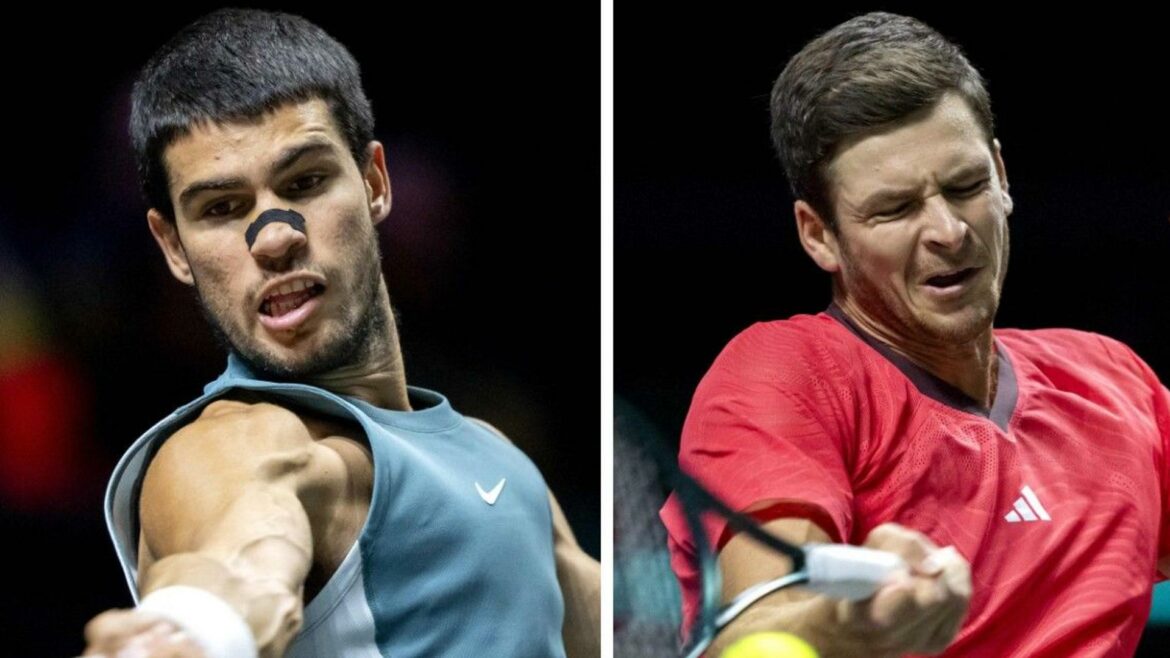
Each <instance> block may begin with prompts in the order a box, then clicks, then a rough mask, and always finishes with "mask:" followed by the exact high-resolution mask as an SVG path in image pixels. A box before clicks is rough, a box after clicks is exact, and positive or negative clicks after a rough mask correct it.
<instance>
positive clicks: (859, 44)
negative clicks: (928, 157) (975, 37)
mask: <svg viewBox="0 0 1170 658" xmlns="http://www.w3.org/2000/svg"><path fill="white" fill-rule="evenodd" d="M948 92H953V93H956V94H958V95H959V96H960V97H962V98H963V99H964V100H965V101H966V102H967V105H968V106H970V108H971V110H972V111H973V112H974V113H975V118H976V120H977V121H978V122H979V126H980V128H982V129H983V132H984V134H985V135H986V136H987V140H988V142H990V141H991V140H992V139H993V138H994V134H995V131H994V127H995V126H994V119H993V117H992V114H991V98H990V96H988V94H987V88H986V86H985V84H984V81H983V76H981V75H980V74H979V71H976V70H975V67H973V66H971V62H969V61H967V58H966V57H965V56H964V55H963V52H962V51H961V50H960V49H959V47H958V46H957V45H955V44H954V43H951V42H950V41H948V40H947V39H946V38H945V37H943V36H942V35H941V34H939V33H938V32H936V31H935V30H934V29H933V28H931V27H930V26H928V25H926V24H925V23H922V22H921V21H918V20H916V19H913V18H909V17H906V16H898V15H895V14H888V13H884V12H874V13H869V14H865V15H864V16H858V17H856V18H853V19H850V20H848V21H846V22H844V23H841V24H840V25H838V26H837V27H834V28H833V29H831V30H829V31H828V32H825V33H824V34H822V35H821V36H819V37H817V38H816V39H814V40H813V41H811V42H809V43H808V45H806V46H805V47H804V48H803V49H801V51H800V52H799V53H797V54H796V55H795V56H794V57H793V58H792V59H791V60H789V62H788V65H787V66H785V67H784V71H783V72H782V73H781V74H780V77H779V78H777V79H776V84H775V85H774V86H773V87H772V100H771V110H772V143H773V144H774V145H775V147H776V153H777V155H779V157H780V163H781V164H782V165H783V166H784V172H785V174H787V176H788V182H789V183H790V184H791V186H792V193H793V194H794V195H796V198H798V199H804V200H805V201H807V202H808V203H809V205H811V206H812V207H813V209H814V210H816V211H817V212H818V213H820V215H821V216H822V217H823V218H824V219H825V221H826V222H827V223H828V224H829V227H830V228H831V229H834V230H835V229H836V219H835V217H834V215H833V212H832V200H831V199H830V198H829V185H828V184H829V181H828V177H827V169H828V165H829V163H830V162H831V161H832V159H833V157H834V156H835V155H836V153H837V149H838V147H839V146H840V145H841V144H842V143H843V142H844V141H846V140H848V139H851V138H855V137H860V136H863V135H865V134H867V133H871V132H874V131H875V130H877V129H879V128H881V127H884V126H888V125H891V124H894V123H896V122H898V121H900V120H903V119H905V118H906V117H908V116H910V115H912V114H914V113H916V112H919V111H921V110H924V109H926V108H929V107H933V106H934V104H935V103H937V102H938V101H939V100H940V99H941V98H942V96H943V95H944V94H946V93H948Z"/></svg>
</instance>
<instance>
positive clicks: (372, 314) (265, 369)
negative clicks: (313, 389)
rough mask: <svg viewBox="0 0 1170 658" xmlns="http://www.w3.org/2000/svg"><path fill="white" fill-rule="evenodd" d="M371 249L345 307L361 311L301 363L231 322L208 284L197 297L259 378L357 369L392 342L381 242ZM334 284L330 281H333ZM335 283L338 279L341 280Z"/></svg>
mask: <svg viewBox="0 0 1170 658" xmlns="http://www.w3.org/2000/svg"><path fill="white" fill-rule="evenodd" d="M370 244H371V247H370V248H369V249H367V250H366V251H365V252H364V254H363V255H362V258H361V261H362V262H360V263H357V264H356V265H355V267H356V268H357V269H358V271H359V272H360V279H359V281H358V285H357V287H356V288H355V289H354V291H353V295H352V297H353V299H352V302H347V303H342V304H340V305H339V306H340V307H341V308H342V309H346V308H356V309H357V313H355V314H347V316H346V318H345V319H344V320H343V322H342V324H341V326H340V327H336V328H335V329H334V330H333V331H331V332H330V335H329V336H327V337H325V339H324V340H323V341H322V342H321V346H320V347H318V348H317V349H316V350H315V351H314V352H313V353H311V354H309V355H307V356H306V357H305V358H304V359H303V360H301V361H299V362H295V363H293V362H288V361H286V360H282V359H280V358H279V357H277V356H276V355H275V354H274V353H273V352H272V351H271V350H269V349H267V348H265V346H264V345H262V344H260V343H259V342H258V341H257V340H256V339H255V338H254V337H252V336H250V335H248V334H247V333H246V332H245V331H244V330H243V329H241V328H240V326H239V325H238V324H235V323H232V322H231V321H230V320H229V319H228V318H230V314H231V311H230V309H229V308H228V307H229V306H230V304H222V306H223V307H224V310H223V311H217V310H216V308H217V307H219V306H221V305H220V304H216V303H214V302H213V301H211V299H210V298H209V296H208V295H205V294H204V291H203V286H201V285H199V279H198V278H196V280H195V285H194V286H193V288H194V290H195V297H196V300H197V302H198V304H199V310H200V311H201V312H202V313H203V317H204V318H206V319H207V323H208V325H209V326H210V327H211V331H212V334H213V335H214V337H215V340H216V342H217V343H219V345H220V346H221V347H223V349H224V350H225V351H228V352H232V353H234V354H235V355H236V356H237V357H239V358H240V359H241V360H242V361H243V362H244V364H245V365H246V366H247V367H248V369H249V370H251V371H252V372H253V373H254V374H255V375H256V376H257V377H258V378H260V379H268V380H277V381H281V380H303V379H310V378H314V377H318V376H320V375H323V374H326V373H329V372H332V371H335V370H339V369H342V368H347V367H350V366H355V365H358V364H361V363H363V362H365V361H366V360H368V359H369V358H370V357H371V356H372V355H373V354H375V353H376V352H377V351H378V350H379V349H381V348H384V347H386V345H387V344H388V342H389V333H390V332H389V322H390V321H391V320H390V314H391V313H392V311H391V310H390V309H385V308H383V305H382V304H381V303H380V302H381V290H382V287H381V282H382V268H381V254H380V251H379V248H378V244H377V240H371V242H370ZM327 280H329V279H327ZM332 280H336V279H335V278H334V279H332Z"/></svg>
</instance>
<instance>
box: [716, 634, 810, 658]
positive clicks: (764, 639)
mask: <svg viewBox="0 0 1170 658" xmlns="http://www.w3.org/2000/svg"><path fill="white" fill-rule="evenodd" d="M719 658H819V657H818V655H817V651H816V649H813V648H812V645H810V644H809V643H808V642H805V641H804V640H802V639H800V638H798V637H796V636H795V635H793V634H791V633H752V634H751V635H748V636H746V637H743V638H740V639H739V640H738V641H737V642H735V643H734V644H732V645H731V646H729V647H727V650H726V651H724V652H723V653H722V654H720V656H719Z"/></svg>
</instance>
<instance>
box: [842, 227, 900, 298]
mask: <svg viewBox="0 0 1170 658" xmlns="http://www.w3.org/2000/svg"><path fill="white" fill-rule="evenodd" d="M852 244H853V245H854V246H853V248H852V249H850V250H849V251H850V260H851V261H852V265H853V269H854V270H855V271H856V273H858V274H861V275H864V276H865V277H866V278H870V279H882V280H887V279H888V280H890V281H891V283H892V284H893V285H895V286H899V283H898V282H899V281H901V280H902V278H903V277H904V276H905V275H906V274H908V273H909V272H910V271H912V270H913V265H914V247H915V242H914V240H913V236H910V235H907V234H906V231H904V230H903V227H902V226H901V225H899V224H897V223H890V224H888V225H882V226H877V227H874V229H873V230H871V231H870V232H869V234H868V235H866V236H865V240H864V241H860V240H858V241H854V242H853V243H852ZM899 287H900V286H899Z"/></svg>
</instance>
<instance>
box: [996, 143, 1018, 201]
mask: <svg viewBox="0 0 1170 658" xmlns="http://www.w3.org/2000/svg"><path fill="white" fill-rule="evenodd" d="M991 144H992V146H994V147H995V148H994V149H993V150H992V153H991V157H992V158H993V159H994V160H995V173H996V174H998V175H999V189H1000V193H1001V194H1003V209H1004V212H1005V214H1008V215H1010V214H1012V207H1013V206H1014V203H1013V202H1012V195H1010V194H1008V179H1007V168H1006V167H1004V166H1003V155H1002V154H1001V153H1000V146H999V140H998V139H993V140H991Z"/></svg>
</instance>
